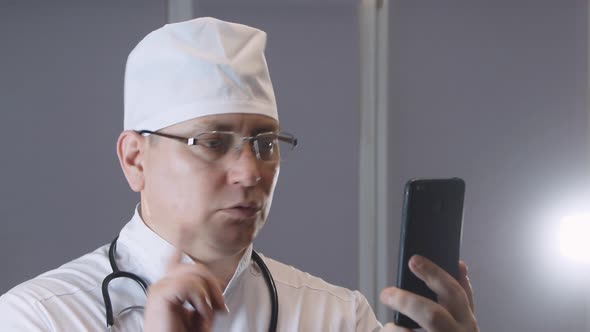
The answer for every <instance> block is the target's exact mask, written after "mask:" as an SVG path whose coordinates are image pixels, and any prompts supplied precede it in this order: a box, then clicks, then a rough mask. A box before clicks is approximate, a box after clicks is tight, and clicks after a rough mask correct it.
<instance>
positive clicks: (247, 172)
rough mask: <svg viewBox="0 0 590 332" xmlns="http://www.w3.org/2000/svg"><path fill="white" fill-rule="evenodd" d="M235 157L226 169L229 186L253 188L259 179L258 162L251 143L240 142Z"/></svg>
mask: <svg viewBox="0 0 590 332" xmlns="http://www.w3.org/2000/svg"><path fill="white" fill-rule="evenodd" d="M233 152H234V153H235V154H236V156H234V158H235V159H234V158H231V159H232V160H230V161H229V163H230V165H229V167H228V180H229V182H230V183H231V184H240V185H242V186H244V187H253V186H255V185H256V184H257V183H258V182H259V181H260V179H261V177H260V162H259V160H258V158H257V157H256V152H255V151H254V148H253V143H252V142H249V141H242V144H241V145H240V146H239V147H236V151H233Z"/></svg>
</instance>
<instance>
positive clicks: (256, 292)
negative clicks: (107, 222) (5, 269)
mask: <svg viewBox="0 0 590 332" xmlns="http://www.w3.org/2000/svg"><path fill="white" fill-rule="evenodd" d="M108 249H109V245H105V246H102V247H100V248H98V249H97V250H95V251H94V252H92V253H89V254H87V255H84V256H82V257H80V258H78V259H75V260H73V261H71V262H69V263H66V264H65V265H63V266H61V267H59V268H57V269H55V270H52V271H49V272H46V273H44V274H42V275H40V276H38V277H36V278H34V279H32V280H29V281H26V282H24V283H22V284H20V285H18V286H16V287H15V288H13V289H12V290H10V291H9V292H8V293H6V294H4V295H3V296H2V297H0V329H1V330H2V331H4V332H12V331H31V332H34V331H105V328H106V316H105V305H104V301H103V297H102V291H101V285H102V281H103V279H104V278H105V277H106V276H107V275H108V274H109V273H111V272H112V269H111V266H110V264H109V258H108ZM173 250H174V248H173V247H172V245H170V244H169V243H168V242H166V241H165V240H164V239H162V238H161V237H159V236H158V235H157V234H156V233H154V232H153V231H151V230H150V229H149V228H148V227H147V226H146V225H145V224H144V223H143V221H142V220H141V217H140V216H139V214H138V213H137V210H136V212H135V214H134V216H133V218H132V219H131V220H130V221H129V223H127V224H126V225H125V227H124V228H123V229H122V230H121V233H120V235H119V239H118V242H117V256H116V260H117V264H118V266H119V268H120V269H121V270H123V271H128V272H132V273H135V274H137V275H139V276H140V277H141V278H143V279H144V280H145V281H146V282H147V283H148V285H149V284H152V283H154V282H156V281H157V280H159V279H160V278H161V277H162V276H163V275H164V272H165V269H166V264H167V262H168V259H169V257H170V256H171V255H172V252H173ZM251 252H252V246H250V247H249V248H248V250H246V253H245V254H244V256H243V257H242V259H241V261H240V263H239V264H238V267H237V269H236V271H235V273H234V275H233V277H232V279H231V280H230V282H229V284H228V286H227V287H226V289H225V291H224V294H223V295H224V298H225V303H226V305H227V306H228V308H229V311H230V312H229V313H228V314H218V315H216V317H215V320H214V323H213V331H224V332H227V331H236V332H237V331H239V332H244V331H267V330H268V324H269V321H270V315H271V314H270V311H271V305H270V298H269V290H268V288H267V285H266V283H265V281H264V278H263V276H262V274H261V272H260V270H259V268H258V266H257V265H256V264H255V263H254V262H253V261H251ZM262 258H263V260H264V262H265V263H266V264H267V265H268V268H269V269H270V271H271V274H272V276H273V278H274V280H275V283H276V287H277V292H278V298H279V317H278V331H281V332H282V331H323V332H325V331H334V332H345V331H362V332H366V331H375V330H378V329H379V327H380V324H379V322H378V321H377V320H376V318H375V315H374V313H373V311H372V310H371V308H370V306H369V304H368V303H367V300H366V299H365V297H364V296H363V295H362V294H361V293H359V292H358V291H350V290H348V289H345V288H342V287H338V286H334V285H331V284H328V283H327V282H325V281H323V280H321V279H319V278H316V277H314V276H311V275H309V274H308V273H304V272H302V271H299V270H297V269H295V268H294V267H292V266H288V265H285V264H282V263H280V262H277V261H275V260H273V259H270V258H268V257H264V256H262ZM183 260H184V261H186V262H190V258H188V256H185V257H183ZM109 294H110V296H111V301H112V304H113V312H114V313H115V315H117V313H119V312H120V311H121V310H122V309H124V308H126V307H129V306H133V305H143V304H144V303H145V299H146V297H145V294H144V293H143V290H142V289H141V287H140V286H139V285H138V284H136V283H135V282H134V281H132V280H130V279H116V280H113V281H111V283H110V286H109ZM142 314H143V312H142V310H132V311H130V312H128V313H127V314H123V315H121V316H119V317H118V318H117V319H116V320H115V327H114V329H113V330H114V331H142V330H143V321H142Z"/></svg>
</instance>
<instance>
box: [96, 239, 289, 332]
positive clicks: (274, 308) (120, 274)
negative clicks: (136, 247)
mask: <svg viewBox="0 0 590 332" xmlns="http://www.w3.org/2000/svg"><path fill="white" fill-rule="evenodd" d="M118 238H119V237H118V236H117V237H116V238H115V239H114V240H113V242H112V243H111V245H110V246H109V262H110V263H111V268H112V269H113V272H112V273H111V274H109V275H108V276H106V277H105V278H104V280H103V281H102V297H103V299H104V305H105V308H106V318H107V331H111V329H112V327H113V325H114V324H115V317H114V315H113V306H112V303H111V297H110V296H109V282H111V280H114V279H118V278H129V279H131V280H133V281H135V282H136V283H138V284H139V285H140V286H141V288H142V289H143V292H144V293H145V294H146V295H147V289H148V285H147V283H146V282H145V280H143V279H142V278H141V277H139V276H138V275H137V274H134V273H131V272H126V271H121V270H119V267H118V266H117V262H116V261H115V251H116V250H117V239H118ZM252 260H253V261H254V262H255V263H256V265H258V267H259V268H260V270H261V271H262V276H263V277H264V280H265V281H266V286H267V287H268V291H269V293H270V303H271V314H270V325H269V326H268V331H269V332H275V331H276V330H277V320H278V316H279V297H278V295H277V288H276V286H275V281H274V279H273V278H272V275H271V274H270V271H269V269H268V267H267V266H266V264H264V261H263V260H262V258H260V256H259V255H258V253H256V251H254V250H252ZM138 308H143V307H141V306H132V307H128V308H125V309H124V310H123V311H121V312H120V313H119V315H120V314H122V313H123V312H125V311H127V310H132V309H138Z"/></svg>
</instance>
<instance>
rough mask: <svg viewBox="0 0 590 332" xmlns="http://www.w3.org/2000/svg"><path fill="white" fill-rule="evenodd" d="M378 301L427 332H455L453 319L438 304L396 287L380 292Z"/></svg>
mask: <svg viewBox="0 0 590 332" xmlns="http://www.w3.org/2000/svg"><path fill="white" fill-rule="evenodd" d="M380 300H381V302H382V303H383V304H385V305H386V306H388V307H390V308H391V309H393V310H396V311H399V312H401V313H402V314H404V315H406V316H408V317H410V318H411V319H413V320H414V321H415V322H416V323H418V324H420V326H422V328H424V329H425V330H426V331H429V332H442V331H455V328H456V326H455V325H456V324H455V319H454V318H453V316H451V314H450V313H449V312H448V311H447V310H445V308H443V307H442V306H440V305H439V304H438V303H436V302H433V301H431V300H430V299H427V298H425V297H423V296H420V295H416V294H414V293H412V292H408V291H406V290H403V289H399V288H396V287H389V288H385V289H384V290H383V291H381V295H380Z"/></svg>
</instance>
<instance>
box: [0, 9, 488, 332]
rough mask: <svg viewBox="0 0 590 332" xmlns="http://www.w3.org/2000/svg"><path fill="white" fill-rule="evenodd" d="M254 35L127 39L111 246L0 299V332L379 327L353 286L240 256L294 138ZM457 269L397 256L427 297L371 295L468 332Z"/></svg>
mask: <svg viewBox="0 0 590 332" xmlns="http://www.w3.org/2000/svg"><path fill="white" fill-rule="evenodd" d="M265 44H266V35H265V33H264V32H262V31H260V30H257V29H254V28H251V27H247V26H244V25H239V24H234V23H228V22H223V21H219V20H216V19H212V18H199V19H195V20H192V21H188V22H182V23H177V24H170V25H166V26H164V27H163V28H161V29H159V30H156V31H154V32H152V33H151V34H149V35H148V36H146V37H145V38H144V39H143V40H142V41H141V42H140V43H139V44H138V45H137V47H136V48H135V49H134V50H133V51H132V52H131V54H130V55H129V59H128V62H127V67H126V74H125V125H124V127H125V128H124V129H125V130H124V131H123V133H122V134H121V135H120V137H119V140H118V142H117V154H118V157H119V161H120V164H121V168H122V169H123V172H124V174H125V177H126V179H127V181H128V183H129V185H130V187H131V189H132V190H133V191H136V192H139V193H140V204H139V205H138V206H137V208H136V211H135V214H134V215H133V217H132V218H131V220H130V221H129V223H128V224H127V225H125V227H124V228H123V229H122V230H121V233H120V235H119V237H118V239H115V241H114V242H113V243H112V244H111V245H105V246H103V247H101V248H99V249H97V250H96V251H94V252H93V253H90V254H87V255H85V256H83V257H80V258H78V259H76V260H74V261H72V262H70V263H67V264H65V265H63V266H62V267H60V268H58V269H56V270H53V271H50V272H47V273H45V274H43V275H41V276H39V277H37V278H35V279H32V280H30V281H28V282H25V283H23V284H21V285H19V286H17V287H15V288H14V289H12V290H11V291H9V292H8V293H7V294H5V295H3V296H2V297H1V298H0V321H1V322H2V330H3V331H101V330H104V329H105V327H106V326H107V325H108V326H109V327H112V329H113V330H118V331H140V330H142V329H143V330H144V331H175V332H177V331H210V330H214V331H266V330H267V329H268V328H269V325H272V323H271V320H276V324H277V330H278V331H374V330H379V329H380V328H381V326H380V324H379V322H377V320H376V319H375V316H374V314H373V312H372V310H371V308H370V307H369V305H368V303H367V301H366V299H365V298H364V297H363V296H362V295H361V294H360V293H359V292H356V291H350V290H347V289H344V288H341V287H337V286H333V285H330V284H328V283H326V282H324V281H322V280H321V279H319V278H315V277H313V276H310V275H308V274H306V273H303V272H301V271H298V270H296V269H295V268H293V267H290V266H287V265H284V264H282V263H280V262H277V261H274V260H272V259H270V258H266V257H262V258H259V257H258V256H257V255H256V254H255V253H254V252H253V249H252V241H253V240H254V238H255V236H256V234H257V233H258V231H260V229H261V228H262V226H263V225H264V223H265V221H266V217H267V215H268V212H269V209H270V206H271V201H272V196H273V192H274V187H275V185H276V181H277V178H278V175H279V166H280V159H281V158H282V157H284V155H285V154H286V153H288V152H289V151H290V150H291V149H293V148H294V147H295V145H296V143H297V140H296V138H295V137H293V136H292V135H290V134H287V133H284V132H282V131H281V128H280V127H279V121H278V114H277V107H276V102H275V96H274V91H273V88H272V84H271V81H270V76H269V73H268V68H267V65H266V60H265V57H264V48H265ZM460 267H461V277H460V279H459V281H458V282H457V281H456V280H453V279H452V278H451V277H450V276H448V275H447V274H446V273H444V272H442V271H441V270H440V269H438V268H437V267H436V266H434V265H433V264H432V263H430V262H428V261H427V260H425V259H423V258H420V257H414V258H413V259H412V260H411V268H412V270H413V271H414V272H415V273H416V274H417V275H418V277H420V278H421V279H423V280H424V281H425V282H426V283H427V284H428V285H429V286H430V287H431V288H432V289H433V290H434V291H435V292H436V293H437V294H438V295H439V302H440V305H439V304H436V303H434V302H431V301H428V300H426V299H423V298H420V297H418V296H416V295H413V294H410V293H407V292H404V291H402V290H399V289H395V288H389V289H386V290H384V291H383V292H382V294H381V300H382V301H383V302H384V303H385V304H386V305H388V306H390V307H391V308H392V309H396V310H400V311H402V312H403V313H405V314H407V315H408V316H410V317H411V318H413V319H414V320H416V321H417V322H418V323H420V324H421V325H422V326H423V327H425V328H426V330H427V331H465V332H467V331H469V332H472V331H477V330H478V328H477V324H476V322H475V318H474V315H473V305H472V296H471V288H470V286H469V283H468V280H467V273H466V268H465V266H464V265H460ZM266 269H268V270H269V271H266ZM267 278H268V280H267ZM272 279H274V287H276V296H277V300H278V304H280V306H279V307H278V309H279V310H278V316H277V317H276V319H271V317H273V314H272V313H273V311H274V310H275V308H276V304H273V301H272V300H271V295H274V294H275V292H274V290H273V283H272ZM146 288H147V291H146ZM146 292H147V300H146V294H145V293H146ZM143 304H145V309H143V307H139V306H142V305H143ZM383 330H384V331H406V330H405V329H402V328H400V327H396V326H393V325H392V324H388V325H386V327H384V328H383Z"/></svg>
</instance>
